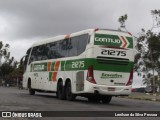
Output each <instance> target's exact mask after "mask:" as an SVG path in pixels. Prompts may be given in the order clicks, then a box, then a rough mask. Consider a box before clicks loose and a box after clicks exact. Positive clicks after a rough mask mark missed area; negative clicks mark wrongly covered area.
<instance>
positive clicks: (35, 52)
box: [29, 47, 38, 64]
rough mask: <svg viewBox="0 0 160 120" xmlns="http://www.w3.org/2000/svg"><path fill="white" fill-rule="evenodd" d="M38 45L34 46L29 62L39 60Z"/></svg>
mask: <svg viewBox="0 0 160 120" xmlns="http://www.w3.org/2000/svg"><path fill="white" fill-rule="evenodd" d="M37 57H38V56H37V47H34V48H33V49H32V53H31V57H30V60H29V64H30V63H31V62H33V61H37Z"/></svg>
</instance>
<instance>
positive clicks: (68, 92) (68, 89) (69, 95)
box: [66, 82, 76, 101]
mask: <svg viewBox="0 0 160 120" xmlns="http://www.w3.org/2000/svg"><path fill="white" fill-rule="evenodd" d="M75 98H76V95H74V94H73V93H72V88H71V82H68V83H67V85H66V99H67V100H69V101H73V100H75Z"/></svg>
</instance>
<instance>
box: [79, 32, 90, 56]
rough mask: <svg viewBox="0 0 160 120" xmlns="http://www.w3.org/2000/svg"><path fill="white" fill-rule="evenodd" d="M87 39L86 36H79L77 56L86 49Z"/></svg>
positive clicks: (87, 36)
mask: <svg viewBox="0 0 160 120" xmlns="http://www.w3.org/2000/svg"><path fill="white" fill-rule="evenodd" d="M88 39H89V35H88V34H84V35H81V36H79V40H78V47H77V48H78V55H80V54H81V53H83V52H84V51H85V49H86V45H87V43H88Z"/></svg>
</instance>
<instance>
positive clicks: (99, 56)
mask: <svg viewBox="0 0 160 120" xmlns="http://www.w3.org/2000/svg"><path fill="white" fill-rule="evenodd" d="M133 48H134V47H133V36H132V35H131V34H130V33H127V32H122V31H116V30H106V29H88V30H83V31H80V32H76V33H72V34H69V35H62V36H57V37H53V38H49V39H46V40H43V41H41V42H38V43H35V44H33V45H32V46H31V47H30V48H29V49H28V51H27V53H26V59H25V61H26V70H25V73H24V75H23V87H24V88H28V89H29V93H30V94H31V95H34V94H35V92H41V91H46V92H55V93H56V95H57V97H58V98H59V99H67V100H70V101H71V100H74V99H75V97H76V96H84V97H87V98H88V100H89V101H92V102H100V101H102V102H103V103H109V102H110V101H111V98H112V96H126V95H129V94H130V93H131V85H132V80H133V64H134V63H133V62H134V49H133Z"/></svg>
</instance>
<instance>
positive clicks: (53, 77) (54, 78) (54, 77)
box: [52, 72, 58, 81]
mask: <svg viewBox="0 0 160 120" xmlns="http://www.w3.org/2000/svg"><path fill="white" fill-rule="evenodd" d="M57 73H58V72H53V74H52V81H56V79H57Z"/></svg>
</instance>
